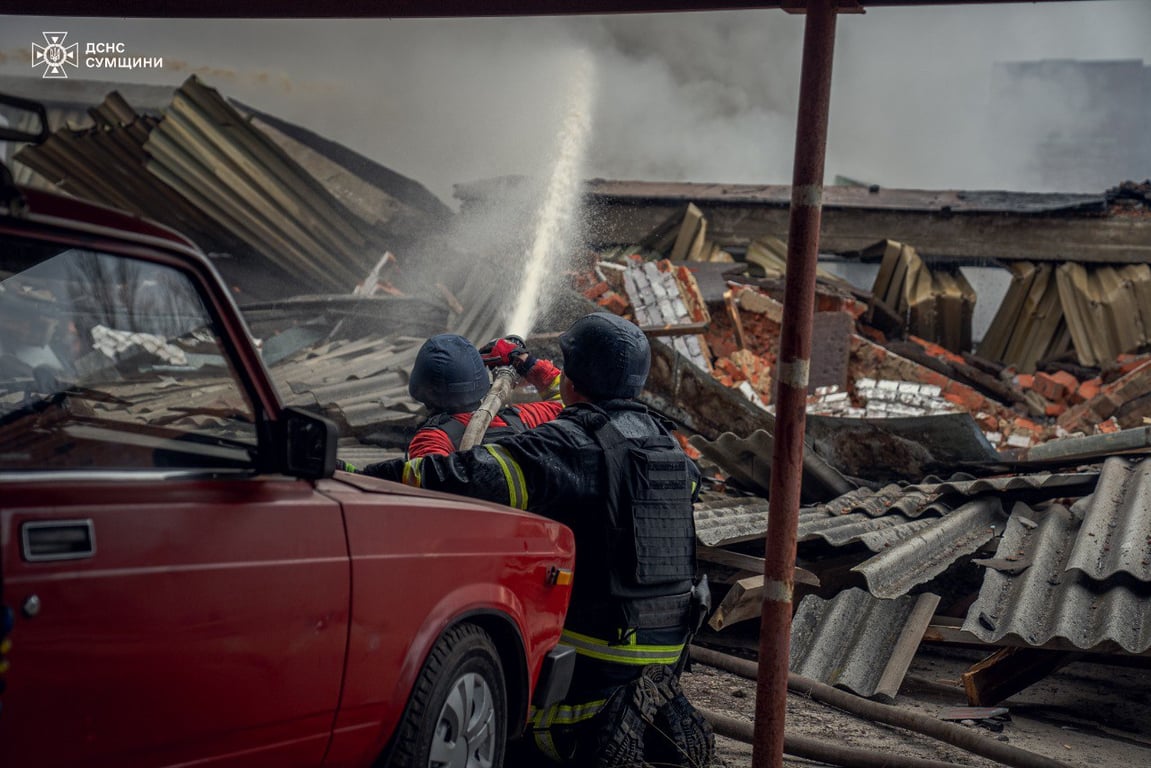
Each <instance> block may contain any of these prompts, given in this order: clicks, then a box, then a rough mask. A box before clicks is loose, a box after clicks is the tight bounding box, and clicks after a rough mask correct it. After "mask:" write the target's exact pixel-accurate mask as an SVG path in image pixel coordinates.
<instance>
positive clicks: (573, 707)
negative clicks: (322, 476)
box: [371, 400, 700, 739]
mask: <svg viewBox="0 0 1151 768" xmlns="http://www.w3.org/2000/svg"><path fill="white" fill-rule="evenodd" d="M384 465H388V466H384ZM384 465H376V467H373V468H372V469H374V470H376V471H372V472H371V474H376V475H378V476H382V477H386V478H388V479H394V480H400V479H402V481H403V482H404V483H407V484H408V485H413V486H417V487H421V488H429V489H433V490H439V491H447V492H450V493H458V494H463V495H468V496H472V497H478V498H482V499H486V500H489V501H494V502H499V503H503V504H507V505H509V506H511V507H515V508H517V509H526V510H530V511H532V512H536V513H538V514H542V515H544V516H546V517H550V518H552V519H554V520H558V521H559V522H562V523H564V524H566V525H567V526H568V527H570V528H571V529H572V530H573V532H574V533H575V539H576V564H575V577H574V581H573V584H572V598H571V605H570V608H569V610H568V615H567V620H566V621H565V623H564V627H565V630H564V636H563V642H564V643H566V644H568V645H571V646H574V647H575V649H576V651H577V654H578V655H577V659H578V660H577V673H576V676H575V681H574V683H573V687H572V690H571V691H569V693H568V696H567V698H566V700H565V702H564V703H562V704H561V705H557V706H556V707H553V708H551V709H549V710H546V711H537V712H535V713H534V714H533V718H532V721H533V727H534V728H535V729H536V730H537V732H539V733H542V732H545V731H547V730H548V729H549V728H551V727H553V726H565V725H572V724H574V723H578V722H580V721H584V720H587V719H589V718H591V717H593V716H594V715H595V714H596V713H597V712H598V711H599V709H600V708H601V707H602V706H603V703H604V700H605V699H606V698H607V696H608V695H610V693H611V691H612V690H614V689H615V688H616V687H618V686H620V685H622V684H625V683H627V682H628V681H630V680H633V679H635V678H636V677H637V676H638V675H639V673H640V671H641V670H642V669H643V667H645V666H647V665H650V664H663V665H674V664H676V663H677V661H678V660H679V658H680V655H681V654H682V653H683V651H684V646H685V644H686V642H687V640H688V637H689V632H690V630H691V629H694V627H690V628H689V622H690V614H691V589H692V579H693V577H694V570H695V524H694V519H693V516H692V504H693V501H694V500H695V499H696V497H697V495H698V489H699V477H700V476H699V470H698V469H697V468H696V466H695V464H694V463H693V462H692V461H691V460H690V459H688V458H687V456H686V455H685V454H684V453H683V450H682V449H681V448H680V446H679V444H678V442H676V440H675V438H674V437H673V436H672V435H671V433H670V429H669V427H668V426H667V425H665V424H664V423H663V422H662V420H661V419H660V418H659V417H657V416H655V415H654V414H652V413H651V412H649V411H648V410H647V409H646V408H645V407H644V406H642V405H641V404H639V403H637V402H635V401H633V400H609V401H606V402H600V403H597V404H594V405H593V404H591V403H577V404H574V405H571V406H568V407H567V408H565V409H563V410H562V411H561V412H560V413H559V415H558V416H557V417H556V419H555V420H553V421H551V422H548V423H547V424H543V425H541V426H539V427H537V428H535V429H532V430H528V431H526V432H522V433H520V434H517V435H514V436H511V437H508V438H503V439H500V440H498V441H496V442H494V443H490V444H484V445H480V446H477V447H476V448H473V449H471V450H470V451H464V452H458V453H453V454H450V455H443V456H440V455H428V456H424V457H422V458H417V459H413V460H409V461H407V462H401V461H399V460H395V461H393V462H385V463H384ZM537 739H538V735H537Z"/></svg>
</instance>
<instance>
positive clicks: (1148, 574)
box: [1067, 458, 1151, 582]
mask: <svg viewBox="0 0 1151 768" xmlns="http://www.w3.org/2000/svg"><path fill="white" fill-rule="evenodd" d="M1071 512H1072V514H1073V515H1075V517H1076V518H1078V519H1081V520H1083V525H1082V527H1081V529H1080V534H1079V536H1078V537H1077V538H1076V539H1075V548H1074V549H1073V550H1072V551H1071V557H1070V559H1069V560H1068V561H1067V567H1068V568H1069V569H1070V568H1074V569H1078V570H1080V571H1082V572H1083V573H1085V574H1086V575H1088V576H1090V577H1091V578H1093V579H1098V580H1103V579H1108V578H1110V577H1112V576H1114V575H1115V574H1117V573H1126V574H1130V575H1131V576H1134V577H1135V578H1137V579H1138V580H1139V581H1143V582H1148V581H1151V459H1148V460H1144V461H1141V462H1139V463H1138V464H1135V465H1131V464H1129V463H1128V462H1127V461H1124V460H1123V459H1120V458H1111V459H1108V460H1107V461H1106V462H1105V463H1104V464H1103V472H1102V473H1101V474H1100V475H1099V484H1098V485H1097V486H1096V487H1095V492H1094V493H1093V494H1091V495H1090V496H1087V497H1085V498H1083V499H1080V500H1079V501H1078V502H1077V503H1076V504H1075V505H1073V506H1072V507H1071Z"/></svg>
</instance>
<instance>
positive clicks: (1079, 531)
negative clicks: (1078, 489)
mask: <svg viewBox="0 0 1151 768" xmlns="http://www.w3.org/2000/svg"><path fill="white" fill-rule="evenodd" d="M1124 488H1125V491H1124V492H1121V493H1120V494H1119V495H1118V496H1117V497H1116V496H1112V497H1110V498H1108V499H1100V500H1099V502H1097V503H1098V504H1100V505H1101V507H1102V508H1103V509H1106V510H1108V511H1107V512H1106V513H1105V516H1107V517H1110V518H1111V519H1113V520H1115V521H1116V522H1118V519H1119V517H1120V515H1121V510H1123V509H1124V507H1125V505H1126V504H1127V498H1128V496H1129V495H1132V494H1134V493H1138V491H1136V489H1133V488H1130V487H1128V486H1127V484H1124ZM1142 514H1145V512H1143V513H1142ZM1129 530H1130V529H1129ZM1089 533H1090V531H1086V530H1085V529H1084V528H1083V526H1082V524H1081V522H1080V520H1079V519H1078V518H1077V517H1076V516H1075V515H1074V514H1072V512H1071V511H1070V510H1069V509H1067V508H1066V507H1064V506H1063V505H1061V504H1052V505H1050V506H1048V507H1046V508H1045V509H1030V508H1029V507H1027V506H1026V505H1025V504H1021V503H1020V504H1016V505H1015V508H1014V509H1013V510H1012V513H1011V518H1010V520H1009V521H1008V523H1007V530H1006V532H1005V533H1004V535H1003V539H1002V540H1001V541H1000V543H999V549H998V551H997V553H996V559H998V560H1009V561H1017V562H1021V563H1023V564H1024V565H1026V567H1025V569H1024V570H1022V572H1020V573H1013V572H1007V571H999V570H996V569H993V568H988V569H987V573H986V575H985V577H984V580H983V588H982V589H981V590H980V592H979V598H978V599H977V600H976V601H975V603H973V604H972V606H971V608H970V610H969V611H968V613H967V618H966V620H965V621H964V624H963V629H964V631H967V632H971V633H972V634H974V635H975V636H976V637H978V638H979V639H981V640H983V641H985V642H989V643H993V642H996V641H999V640H1001V639H1003V638H1004V637H1007V636H1009V635H1010V636H1013V637H1015V638H1018V639H1019V640H1021V641H1023V642H1024V643H1026V644H1028V645H1035V646H1041V645H1044V644H1045V643H1048V642H1050V641H1051V640H1053V639H1059V640H1064V641H1067V642H1069V643H1071V644H1072V645H1074V646H1075V647H1076V648H1082V649H1096V650H1105V651H1110V650H1118V649H1120V648H1121V649H1123V650H1125V651H1128V652H1130V653H1143V652H1144V651H1147V650H1148V649H1151V585H1149V584H1148V583H1147V582H1144V581H1139V580H1137V579H1134V578H1131V577H1130V576H1127V575H1125V574H1120V575H1119V576H1117V577H1113V578H1111V579H1107V580H1106V581H1100V580H1097V579H1094V578H1092V577H1091V576H1089V575H1088V574H1087V573H1085V572H1083V571H1082V570H1078V569H1077V568H1073V567H1071V565H1070V562H1071V553H1072V552H1073V551H1074V550H1075V548H1076V545H1077V542H1078V540H1079V539H1080V538H1081V537H1085V536H1086V537H1088V538H1090V536H1089ZM1130 544H1131V545H1132V546H1138V547H1146V546H1147V544H1146V541H1132V542H1130ZM1014 570H1017V569H1014Z"/></svg>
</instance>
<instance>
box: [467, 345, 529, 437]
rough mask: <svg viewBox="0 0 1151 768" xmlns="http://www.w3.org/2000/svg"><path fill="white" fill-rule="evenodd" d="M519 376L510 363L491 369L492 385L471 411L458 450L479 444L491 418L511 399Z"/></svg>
mask: <svg viewBox="0 0 1151 768" xmlns="http://www.w3.org/2000/svg"><path fill="white" fill-rule="evenodd" d="M519 381H520V376H519V374H518V373H516V371H515V369H514V368H512V367H511V366H510V365H501V366H498V367H496V368H493V369H492V386H491V389H489V390H488V393H487V394H486V395H484V399H483V400H481V401H480V405H479V407H478V408H476V410H475V412H474V413H472V418H471V420H470V421H469V422H468V426H467V427H466V428H465V429H464V436H463V437H462V438H460V450H461V451H466V450H468V449H469V448H474V447H475V446H477V445H479V444H480V442H481V441H482V440H483V438H484V433H485V432H487V431H488V426H489V425H490V424H491V423H492V419H493V418H495V415H496V414H497V413H499V412H500V409H502V408H503V407H504V405H505V404H506V403H507V402H508V401H509V400H510V399H511V396H512V391H513V390H515V388H516V384H519Z"/></svg>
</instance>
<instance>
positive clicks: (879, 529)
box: [798, 510, 935, 552]
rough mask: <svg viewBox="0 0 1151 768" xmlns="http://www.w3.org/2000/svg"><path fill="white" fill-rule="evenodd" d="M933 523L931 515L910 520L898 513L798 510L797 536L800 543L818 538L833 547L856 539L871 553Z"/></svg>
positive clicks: (881, 549) (850, 542)
mask: <svg viewBox="0 0 1151 768" xmlns="http://www.w3.org/2000/svg"><path fill="white" fill-rule="evenodd" d="M934 523H935V519H934V518H931V517H922V518H919V519H911V518H909V517H905V516H903V515H900V514H890V515H884V516H883V517H872V516H870V515H867V514H864V513H863V512H851V513H849V514H846V515H823V514H820V513H818V512H813V511H811V510H801V511H800V513H799V530H798V537H799V541H801V542H804V541H811V540H813V539H817V538H818V539H822V540H824V541H826V542H827V543H828V544H830V545H832V546H833V547H843V546H846V545H848V544H852V543H854V542H857V541H859V542H862V543H863V544H864V545H865V546H866V547H867V548H868V549H870V550H871V551H872V552H882V551H884V550H886V549H887V548H888V547H890V546H892V545H893V544H895V543H896V542H900V541H903V540H904V539H906V538H909V537H911V536H914V535H915V534H916V533H917V532H918V531H920V530H922V529H924V528H926V527H928V526H930V525H933V524H934Z"/></svg>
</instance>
